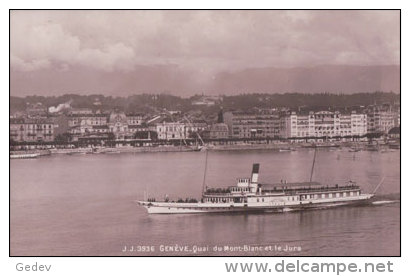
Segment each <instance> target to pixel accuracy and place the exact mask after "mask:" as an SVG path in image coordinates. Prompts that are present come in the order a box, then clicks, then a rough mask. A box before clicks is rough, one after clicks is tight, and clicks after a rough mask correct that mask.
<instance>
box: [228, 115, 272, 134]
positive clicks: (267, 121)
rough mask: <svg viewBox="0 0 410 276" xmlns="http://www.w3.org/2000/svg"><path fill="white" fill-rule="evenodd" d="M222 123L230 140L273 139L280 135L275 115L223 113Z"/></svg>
mask: <svg viewBox="0 0 410 276" xmlns="http://www.w3.org/2000/svg"><path fill="white" fill-rule="evenodd" d="M223 121H224V123H225V124H226V125H227V126H228V130H229V137H231V138H274V137H279V134H280V120H279V115H277V114H259V113H246V112H225V113H224V114H223Z"/></svg>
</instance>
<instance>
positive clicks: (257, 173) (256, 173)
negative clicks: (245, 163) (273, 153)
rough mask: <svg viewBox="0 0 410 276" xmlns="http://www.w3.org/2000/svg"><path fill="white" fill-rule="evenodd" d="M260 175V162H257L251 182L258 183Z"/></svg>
mask: <svg viewBox="0 0 410 276" xmlns="http://www.w3.org/2000/svg"><path fill="white" fill-rule="evenodd" d="M258 176H259V164H258V163H255V164H253V167H252V176H251V183H258Z"/></svg>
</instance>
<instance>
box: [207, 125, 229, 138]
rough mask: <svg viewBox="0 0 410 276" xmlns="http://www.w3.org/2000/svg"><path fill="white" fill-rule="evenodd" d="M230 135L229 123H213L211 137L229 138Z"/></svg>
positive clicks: (210, 131) (210, 130)
mask: <svg viewBox="0 0 410 276" xmlns="http://www.w3.org/2000/svg"><path fill="white" fill-rule="evenodd" d="M228 135H229V128H228V125H227V124H224V123H217V124H213V125H211V127H210V129H209V138H210V139H227V138H228Z"/></svg>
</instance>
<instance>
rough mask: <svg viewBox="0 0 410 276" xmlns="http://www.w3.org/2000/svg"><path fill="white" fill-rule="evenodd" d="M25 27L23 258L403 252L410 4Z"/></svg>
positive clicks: (157, 13) (31, 17)
mask: <svg viewBox="0 0 410 276" xmlns="http://www.w3.org/2000/svg"><path fill="white" fill-rule="evenodd" d="M9 21H10V25H9V36H10V48H9V72H10V76H9V78H10V88H9V106H10V110H9V166H10V167H9V168H10V176H9V208H10V210H9V211H10V217H9V231H10V233H9V256H10V257H22V256H31V257H40V256H59V257H63V256H119V257H142V256H153V257H154V256H179V257H186V256H190V257H200V256H202V257H203V256H207V257H208V256H209V257H226V256H228V257H237V256H243V257H250V256H278V257H290V256H293V257H301V256H311V257H314V256H316V257H317V256H320V257H335V256H337V257H339V256H340V257H359V256H360V257H365V256H379V257H387V256H389V257H390V256H391V257H393V256H401V244H400V241H401V137H400V136H401V129H400V117H401V91H400V90H401V64H400V63H401V11H400V10H9ZM36 265H37V263H36ZM46 268H47V267H45V269H46ZM16 269H17V270H18V271H22V270H23V266H22V267H21V269H22V270H19V267H18V266H17V267H16ZM36 269H37V267H36ZM235 269H236V268H235ZM227 271H228V272H229V270H228V267H227Z"/></svg>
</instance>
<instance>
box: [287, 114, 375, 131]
mask: <svg viewBox="0 0 410 276" xmlns="http://www.w3.org/2000/svg"><path fill="white" fill-rule="evenodd" d="M280 133H281V137H282V138H309V137H312V138H313V137H346V136H363V135H365V134H366V133H367V115H366V114H361V113H360V114H359V113H356V112H355V111H352V112H351V113H347V114H342V113H340V112H338V111H336V112H331V111H319V112H309V113H308V114H303V113H299V114H297V113H296V112H291V113H290V114H289V113H288V114H284V115H283V116H282V117H281V132H280Z"/></svg>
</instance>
